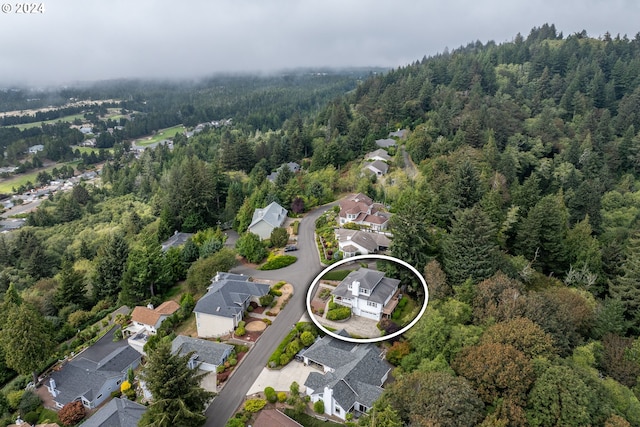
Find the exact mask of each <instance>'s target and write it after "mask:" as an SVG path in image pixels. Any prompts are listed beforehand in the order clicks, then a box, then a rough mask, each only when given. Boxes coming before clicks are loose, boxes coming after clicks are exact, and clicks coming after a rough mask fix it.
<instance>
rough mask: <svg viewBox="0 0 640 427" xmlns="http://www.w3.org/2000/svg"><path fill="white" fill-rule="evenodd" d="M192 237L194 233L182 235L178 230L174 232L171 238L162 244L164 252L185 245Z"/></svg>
mask: <svg viewBox="0 0 640 427" xmlns="http://www.w3.org/2000/svg"><path fill="white" fill-rule="evenodd" d="M191 236H193V233H180V232H178V230H176V231H174V232H173V235H172V236H171V237H169V238H168V239H167V240H165V241H164V242H162V243H161V246H162V251H163V252H166V251H168V250H169V248H177V247H180V246H182V245H184V244H185V243H187V240H189V238H190V237H191Z"/></svg>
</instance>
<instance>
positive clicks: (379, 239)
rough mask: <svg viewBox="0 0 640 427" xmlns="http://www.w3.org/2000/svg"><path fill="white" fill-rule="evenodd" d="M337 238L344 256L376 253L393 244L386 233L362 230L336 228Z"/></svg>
mask: <svg viewBox="0 0 640 427" xmlns="http://www.w3.org/2000/svg"><path fill="white" fill-rule="evenodd" d="M336 238H337V240H338V246H339V247H340V251H342V257H343V258H349V257H352V256H356V255H368V254H375V253H377V252H379V251H383V250H386V249H388V248H389V246H390V245H391V241H390V240H389V238H388V237H387V236H385V235H384V234H379V233H368V232H366V231H361V230H348V229H345V228H339V229H337V230H336Z"/></svg>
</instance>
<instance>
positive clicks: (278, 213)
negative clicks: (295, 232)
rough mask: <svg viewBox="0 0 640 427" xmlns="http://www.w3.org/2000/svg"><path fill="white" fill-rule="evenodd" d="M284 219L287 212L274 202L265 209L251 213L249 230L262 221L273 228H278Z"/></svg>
mask: <svg viewBox="0 0 640 427" xmlns="http://www.w3.org/2000/svg"><path fill="white" fill-rule="evenodd" d="M286 218H287V210H286V209H285V208H283V207H282V206H280V205H279V204H277V203H276V202H271V203H269V205H267V206H266V207H264V208H262V209H256V210H255V211H254V212H253V219H252V220H251V224H250V225H249V228H251V227H253V226H254V225H256V224H257V223H259V222H260V221H264V222H266V223H267V224H269V225H271V226H272V227H274V228H276V227H280V226H281V225H282V223H283V222H284V220H285V219H286Z"/></svg>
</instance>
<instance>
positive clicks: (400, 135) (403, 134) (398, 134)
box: [389, 129, 409, 139]
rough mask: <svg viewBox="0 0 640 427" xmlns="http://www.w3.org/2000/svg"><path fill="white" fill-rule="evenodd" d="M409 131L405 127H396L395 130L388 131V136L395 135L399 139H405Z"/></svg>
mask: <svg viewBox="0 0 640 427" xmlns="http://www.w3.org/2000/svg"><path fill="white" fill-rule="evenodd" d="M408 133H409V131H408V130H407V129H398V130H397V131H395V132H389V138H392V137H396V138H400V139H405V138H406V137H407V134H408Z"/></svg>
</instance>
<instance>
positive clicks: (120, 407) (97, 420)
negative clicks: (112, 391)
mask: <svg viewBox="0 0 640 427" xmlns="http://www.w3.org/2000/svg"><path fill="white" fill-rule="evenodd" d="M146 411H147V407H146V406H144V405H141V404H139V403H136V402H133V401H131V400H128V399H120V398H119V397H116V398H113V399H111V401H109V403H107V404H106V405H104V406H103V407H102V408H100V409H99V410H98V411H97V412H96V413H95V414H93V415H92V416H91V417H90V418H89V419H87V420H86V421H85V422H83V423H82V427H136V426H137V425H138V421H140V419H141V418H142V415H143V414H144V413H145V412H146Z"/></svg>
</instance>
